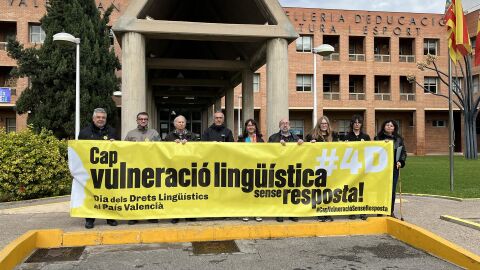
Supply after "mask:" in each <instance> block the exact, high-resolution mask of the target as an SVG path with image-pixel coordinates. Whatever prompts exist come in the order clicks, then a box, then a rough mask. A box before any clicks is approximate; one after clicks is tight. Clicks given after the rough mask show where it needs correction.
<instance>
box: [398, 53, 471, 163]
mask: <svg viewBox="0 0 480 270" xmlns="http://www.w3.org/2000/svg"><path fill="white" fill-rule="evenodd" d="M436 60H437V57H436V56H433V55H430V54H429V55H427V57H426V58H425V60H424V61H422V62H418V63H417V67H418V69H420V70H421V71H424V70H425V69H427V70H433V71H435V72H436V73H437V76H438V78H439V79H440V81H441V82H442V83H443V84H445V85H446V86H449V82H448V74H447V73H445V72H443V71H441V70H439V68H438V66H437V64H436V63H435V61H436ZM463 60H464V62H463V64H459V65H458V68H459V69H460V73H461V75H462V76H461V77H462V78H464V80H463V81H462V82H461V81H460V80H459V77H460V76H458V72H455V73H456V74H455V76H454V80H452V83H453V85H452V93H453V94H454V96H453V95H452V102H453V103H454V104H455V105H456V106H457V107H458V108H459V109H460V111H461V112H462V114H463V124H464V132H463V138H464V141H465V151H464V156H465V158H467V159H478V153H477V133H476V119H477V116H478V112H479V107H478V106H479V105H480V95H476V94H474V91H473V77H472V63H471V59H470V55H467V56H464V58H463ZM456 67H457V66H455V71H457V69H456ZM407 79H408V81H409V82H410V83H416V84H417V85H418V86H420V87H421V88H422V89H423V90H424V91H425V92H428V93H431V94H433V95H436V96H440V97H444V98H447V99H448V96H446V95H442V94H439V93H434V92H432V91H430V89H427V88H425V87H424V86H423V85H421V84H419V83H418V82H417V80H416V78H415V75H408V76H407ZM454 97H456V99H455V98H454ZM450 124H451V123H449V125H450Z"/></svg>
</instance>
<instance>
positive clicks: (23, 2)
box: [6, 0, 120, 12]
mask: <svg viewBox="0 0 480 270" xmlns="http://www.w3.org/2000/svg"><path fill="white" fill-rule="evenodd" d="M6 1H7V4H8V5H9V6H19V7H28V5H29V4H30V5H31V6H33V7H36V8H38V7H39V5H38V2H39V1H43V2H44V3H45V6H48V4H49V0H6ZM115 1H116V0H110V4H109V5H107V4H104V3H103V2H104V1H102V0H100V1H98V5H97V8H98V9H99V10H101V11H105V9H107V8H108V7H110V5H112V6H113V10H114V11H117V12H120V4H119V3H116V2H115ZM105 2H107V1H105Z"/></svg>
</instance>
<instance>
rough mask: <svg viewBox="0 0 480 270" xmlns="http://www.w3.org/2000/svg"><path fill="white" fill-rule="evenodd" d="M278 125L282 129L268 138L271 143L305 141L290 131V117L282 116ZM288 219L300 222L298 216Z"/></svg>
mask: <svg viewBox="0 0 480 270" xmlns="http://www.w3.org/2000/svg"><path fill="white" fill-rule="evenodd" d="M278 127H279V128H280V130H279V131H278V132H277V133H275V134H272V135H271V136H270V137H269V138H268V142H269V143H275V142H279V143H281V144H282V145H284V146H285V143H287V142H296V143H297V144H298V145H301V144H302V143H303V140H302V139H300V138H299V137H298V136H297V135H295V134H293V133H292V132H291V131H290V121H289V120H288V118H286V117H285V118H282V119H281V120H280V122H279V123H278ZM288 219H290V220H291V221H293V222H298V217H289V218H288ZM276 220H277V222H283V217H277V218H276Z"/></svg>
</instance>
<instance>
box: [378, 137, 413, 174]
mask: <svg viewBox="0 0 480 270" xmlns="http://www.w3.org/2000/svg"><path fill="white" fill-rule="evenodd" d="M385 140H390V141H393V158H394V159H395V163H396V162H397V161H400V163H401V164H402V166H401V167H402V168H403V167H405V161H406V160H407V150H406V149H405V143H404V142H403V138H402V136H400V135H397V136H395V135H387V134H385V133H382V134H379V135H377V136H375V141H385ZM400 146H403V147H402V152H401V153H400V158H399V159H398V160H396V159H397V149H398V148H399V147H400Z"/></svg>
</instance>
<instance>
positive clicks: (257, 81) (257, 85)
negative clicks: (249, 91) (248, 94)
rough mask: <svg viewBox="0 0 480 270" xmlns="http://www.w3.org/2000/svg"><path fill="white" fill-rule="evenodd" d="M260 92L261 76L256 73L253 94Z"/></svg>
mask: <svg viewBox="0 0 480 270" xmlns="http://www.w3.org/2000/svg"><path fill="white" fill-rule="evenodd" d="M259 91H260V74H259V73H255V74H253V92H259Z"/></svg>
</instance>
